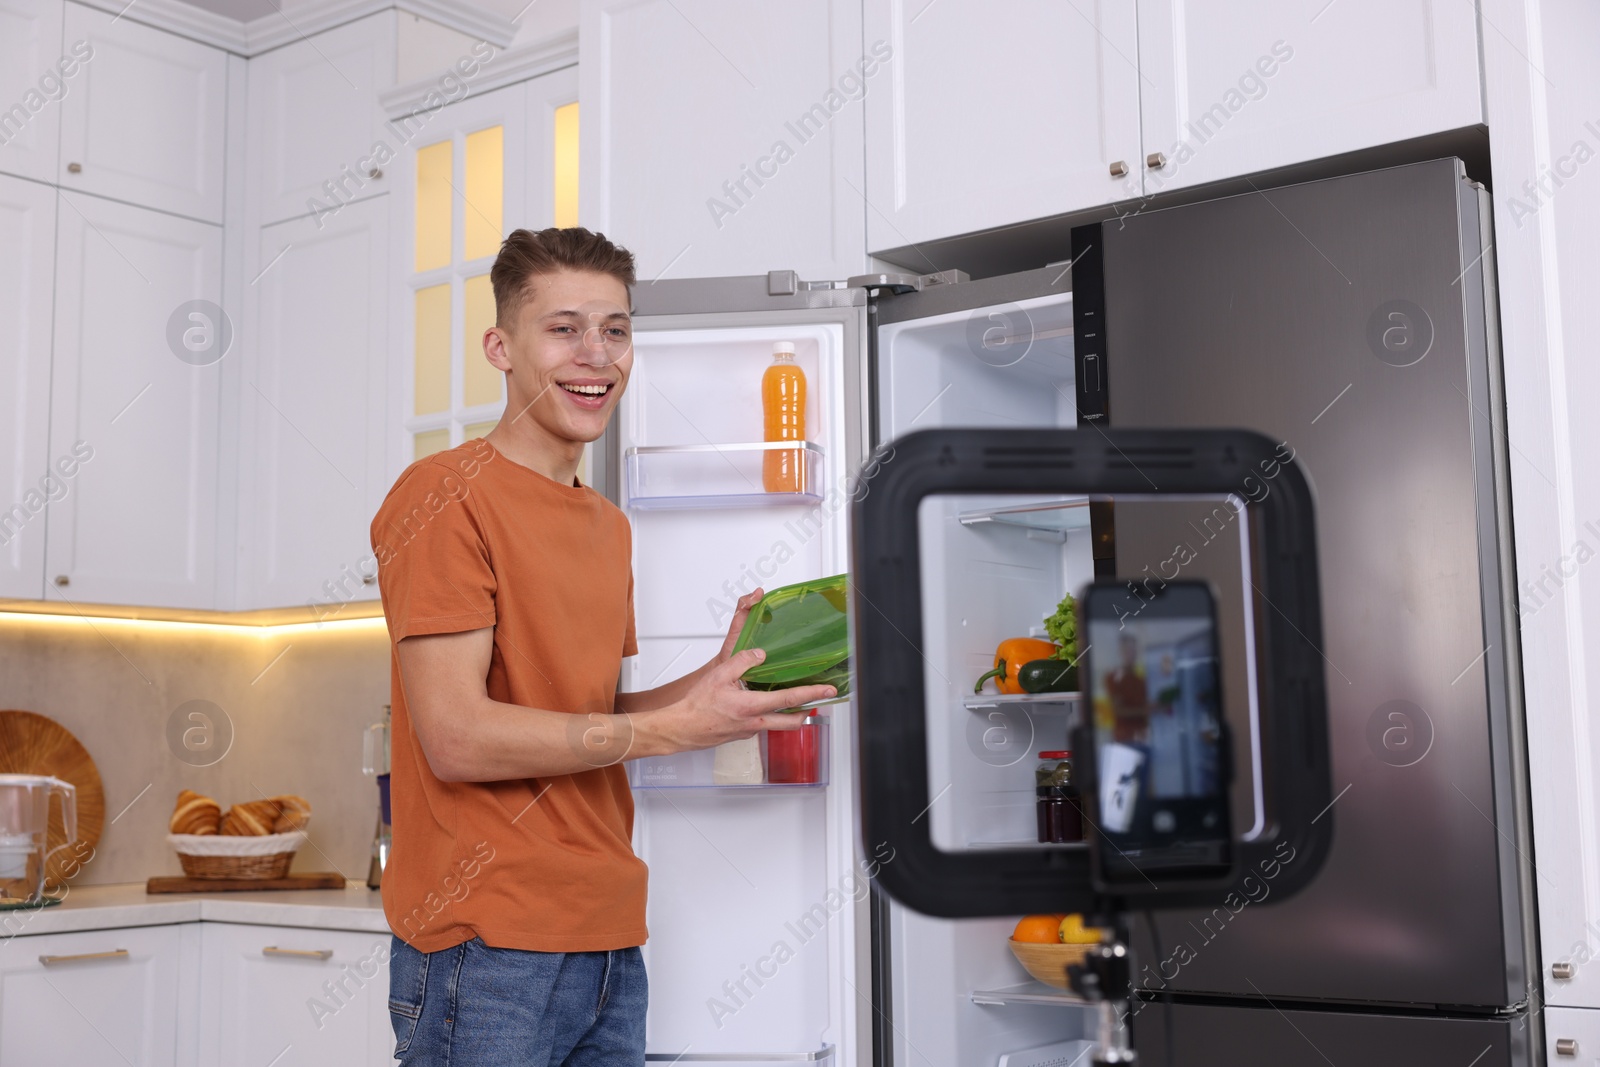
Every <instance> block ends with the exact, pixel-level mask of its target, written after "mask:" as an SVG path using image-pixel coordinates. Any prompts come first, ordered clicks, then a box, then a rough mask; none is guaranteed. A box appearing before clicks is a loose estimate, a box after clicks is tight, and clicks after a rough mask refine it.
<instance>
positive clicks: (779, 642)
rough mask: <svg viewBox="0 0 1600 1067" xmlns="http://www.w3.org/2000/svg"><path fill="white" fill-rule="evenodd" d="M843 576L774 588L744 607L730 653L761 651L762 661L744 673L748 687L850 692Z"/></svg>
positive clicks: (846, 600)
mask: <svg viewBox="0 0 1600 1067" xmlns="http://www.w3.org/2000/svg"><path fill="white" fill-rule="evenodd" d="M848 589H849V578H848V576H846V575H843V574H835V575H834V576H833V577H831V578H816V579H813V580H812V581H809V582H800V583H799V584H798V585H786V586H783V587H782V588H780V589H774V590H773V591H772V592H770V593H768V594H767V595H766V596H764V597H762V598H761V602H760V603H759V604H757V605H756V606H755V607H753V608H751V609H750V617H749V618H747V619H746V620H745V623H744V629H743V630H740V631H739V640H738V643H737V644H735V645H734V646H733V650H734V651H735V652H743V651H744V650H745V649H747V648H760V649H764V650H765V651H766V653H767V658H766V659H765V660H764V661H763V662H762V663H760V664H758V665H757V666H755V667H752V668H750V669H749V670H748V671H746V672H745V673H744V684H745V685H746V686H748V687H749V688H751V689H762V690H771V689H789V688H791V687H793V686H798V685H831V686H835V687H837V688H838V690H839V697H840V698H843V697H844V696H845V695H846V694H848V693H849V692H850V611H849V601H848V592H847V591H848Z"/></svg>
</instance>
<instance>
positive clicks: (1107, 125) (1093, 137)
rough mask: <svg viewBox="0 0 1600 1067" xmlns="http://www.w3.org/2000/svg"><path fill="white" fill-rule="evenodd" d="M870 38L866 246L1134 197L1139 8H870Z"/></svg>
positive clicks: (1052, 2) (1042, 2)
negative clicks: (881, 57)
mask: <svg viewBox="0 0 1600 1067" xmlns="http://www.w3.org/2000/svg"><path fill="white" fill-rule="evenodd" d="M866 37H867V41H868V51H869V53H870V52H872V51H874V50H876V49H877V48H878V47H879V46H880V45H882V46H883V48H882V50H883V52H884V53H885V54H887V55H888V57H889V58H888V59H887V61H886V62H885V63H884V64H883V67H882V71H881V73H879V74H877V75H875V76H874V77H873V78H871V79H870V80H869V82H868V86H869V88H868V90H867V98H866V110H867V197H868V202H869V208H868V211H867V233H868V245H869V247H871V248H873V249H886V248H895V247H902V246H908V245H914V244H916V243H918V242H920V241H926V240H930V239H933V238H938V237H950V236H953V235H956V234H961V233H968V232H971V231H974V230H985V229H990V228H992V227H996V226H1003V225H1006V224H1008V223H1013V222H1019V221H1022V220H1024V219H1036V218H1043V217H1046V216H1049V215H1060V214H1065V213H1067V212H1071V211H1078V210H1082V209H1084V208H1089V207H1094V206H1096V205H1099V204H1105V203H1109V202H1111V201H1114V200H1120V199H1124V198H1126V197H1128V196H1129V195H1134V196H1137V195H1138V188H1139V187H1138V182H1139V167H1140V166H1141V156H1140V151H1139V146H1140V140H1139V68H1138V62H1139V39H1138V26H1137V21H1136V19H1135V16H1134V8H1133V4H1131V3H1112V4H1090V5H1087V7H1086V8H1083V9H1080V7H1079V5H1075V4H1071V3H1062V2H1061V0H1017V2H1013V3H1006V4H977V3H972V2H970V0H955V2H953V3H952V2H948V0H946V2H940V3H928V2H927V0H905V2H902V0H869V2H868V3H867V5H866ZM1022 56H1026V57H1027V58H1026V59H1022V58H1021V57H1022ZM1130 181H1131V182H1132V186H1131V188H1132V192H1131V193H1130V192H1129V188H1130V186H1129V182H1130ZM907 265H908V266H912V267H918V266H920V267H921V269H924V270H933V269H934V267H933V266H932V265H931V264H919V263H917V262H915V261H914V260H913V261H911V262H908V263H907Z"/></svg>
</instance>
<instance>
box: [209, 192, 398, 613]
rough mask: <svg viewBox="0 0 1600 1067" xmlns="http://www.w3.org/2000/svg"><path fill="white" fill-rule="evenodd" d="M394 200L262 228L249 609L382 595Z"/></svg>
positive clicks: (248, 368)
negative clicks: (374, 555)
mask: <svg viewBox="0 0 1600 1067" xmlns="http://www.w3.org/2000/svg"><path fill="white" fill-rule="evenodd" d="M388 200H389V198H388V197H387V196H382V197H378V198H376V199H373V200H366V201H362V202H359V203H354V204H349V205H347V206H345V207H343V208H341V209H340V210H339V212H338V213H337V214H336V215H332V216H329V217H325V218H324V219H322V220H321V222H320V224H319V223H318V222H315V221H313V220H311V219H309V218H302V219H296V220H294V221H291V222H285V223H281V224H279V225H276V226H268V227H264V228H262V229H260V230H259V231H257V239H256V242H255V248H254V249H253V250H252V251H253V255H252V258H249V259H248V260H247V263H246V273H247V274H250V275H252V276H258V277H256V282H255V284H254V285H252V286H250V287H249V292H248V294H247V301H248V303H247V307H246V312H245V328H246V331H247V335H248V343H247V344H245V346H244V351H243V357H244V374H243V379H244V385H243V390H242V397H241V412H242V418H241V426H240V432H241V437H242V441H241V447H240V450H239V455H240V462H241V466H242V468H243V469H242V470H241V471H240V493H239V496H240V507H241V513H240V521H239V541H240V544H239V548H240V559H239V576H240V604H239V606H240V607H243V608H258V607H283V606H287V605H304V604H306V603H308V602H315V603H316V604H317V605H318V606H319V610H321V611H323V612H324V613H333V614H334V615H336V613H337V611H338V609H339V608H340V607H341V606H342V605H343V604H345V603H347V602H349V601H351V600H371V599H376V597H377V595H378V587H377V585H376V582H375V581H367V580H366V578H367V576H369V575H372V576H375V575H376V573H377V567H376V564H375V563H373V562H372V560H371V547H370V545H371V541H370V537H369V534H368V528H369V526H370V524H371V522H372V516H373V514H374V512H375V511H376V510H377V507H378V504H379V503H381V502H382V497H383V492H384V490H385V489H386V488H387V483H386V482H385V483H384V484H383V485H379V484H378V482H380V481H383V468H384V462H383V447H384V440H385V438H384V428H385V420H386V414H387V412H386V410H385V408H386V397H387V386H386V376H385V364H386V360H387V359H388V356H389V352H388V348H387V345H386V339H387V337H388V331H387V326H388V314H389V270H390V264H389V204H388Z"/></svg>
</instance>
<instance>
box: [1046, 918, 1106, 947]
mask: <svg viewBox="0 0 1600 1067" xmlns="http://www.w3.org/2000/svg"><path fill="white" fill-rule="evenodd" d="M1056 938H1057V940H1059V941H1060V942H1061V943H1062V944H1063V945H1098V944H1099V943H1100V930H1099V928H1098V927H1094V926H1085V925H1083V916H1082V915H1068V916H1067V917H1066V918H1064V919H1062V920H1061V925H1059V926H1058V927H1056Z"/></svg>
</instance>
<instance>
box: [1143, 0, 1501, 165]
mask: <svg viewBox="0 0 1600 1067" xmlns="http://www.w3.org/2000/svg"><path fill="white" fill-rule="evenodd" d="M1477 22H1478V16H1477V5H1476V4H1473V3H1466V2H1462V3H1437V2H1435V0H1338V2H1336V3H1329V2H1328V0H1293V2H1285V0H1234V2H1231V3H1227V4H1195V3H1190V2H1189V0H1139V62H1140V68H1141V73H1142V80H1141V86H1140V87H1141V90H1142V92H1141V96H1140V100H1141V110H1142V112H1143V117H1144V140H1145V145H1144V151H1145V154H1146V156H1148V157H1153V156H1154V154H1155V153H1160V154H1161V156H1160V159H1159V160H1155V159H1153V158H1152V159H1150V160H1147V161H1145V162H1144V164H1143V165H1145V167H1146V170H1145V181H1144V184H1145V192H1146V193H1147V194H1152V193H1157V192H1160V191H1162V190H1163V189H1177V188H1182V187H1184V186H1189V185H1197V184H1199V183H1201V182H1208V181H1214V180H1216V179H1219V178H1231V177H1237V176H1239V175H1243V174H1250V173H1253V172H1255V171H1260V170H1265V169H1267V168H1271V167H1281V166H1285V165H1288V164H1291V163H1300V162H1304V161H1306V160H1312V159H1319V158H1322V157H1324V156H1331V155H1336V154H1338V153H1340V152H1349V151H1353V150H1355V149H1358V148H1367V147H1371V146H1374V145H1381V144H1388V143H1390V142H1393V141H1400V140H1404V139H1406V138H1409V137H1418V136H1421V135H1423V134H1429V133H1439V132H1442V131H1444V130H1453V129H1458V128H1460V127H1463V126H1473V125H1476V124H1478V123H1480V122H1482V121H1483V106H1482V88H1481V83H1480V80H1479V75H1478V29H1477ZM1150 163H1155V164H1156V165H1154V166H1151V165H1149V164H1150Z"/></svg>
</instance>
